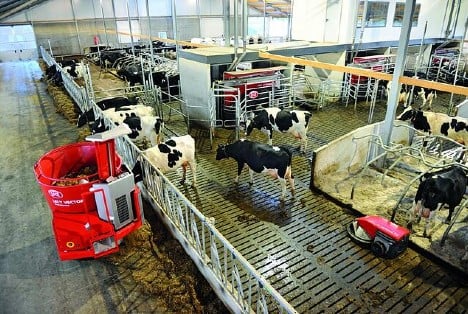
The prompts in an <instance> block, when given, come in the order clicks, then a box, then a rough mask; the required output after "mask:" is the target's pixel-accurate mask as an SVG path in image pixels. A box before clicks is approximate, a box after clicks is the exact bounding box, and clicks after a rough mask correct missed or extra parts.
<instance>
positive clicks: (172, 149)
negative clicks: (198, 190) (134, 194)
mask: <svg viewBox="0 0 468 314" xmlns="http://www.w3.org/2000/svg"><path fill="white" fill-rule="evenodd" d="M143 155H144V156H145V157H147V158H148V160H149V162H150V163H151V164H152V165H153V166H155V167H156V168H158V169H159V170H160V171H161V172H162V173H167V172H170V171H175V170H177V169H179V168H181V167H182V170H183V175H182V180H181V182H180V183H181V184H185V180H186V175H187V167H190V170H191V171H192V177H193V179H192V186H193V187H196V185H197V163H196V161H195V139H194V138H193V137H191V136H190V135H183V136H174V137H171V138H170V139H169V140H167V141H165V142H164V143H161V144H158V145H156V146H154V147H151V148H149V149H147V150H145V151H143ZM139 158H141V157H139ZM132 172H133V173H134V175H135V181H136V182H138V181H141V180H142V179H143V178H142V168H141V161H140V160H138V161H137V162H136V164H135V166H134V168H133V169H132Z"/></svg>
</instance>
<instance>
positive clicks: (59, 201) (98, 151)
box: [34, 126, 144, 261]
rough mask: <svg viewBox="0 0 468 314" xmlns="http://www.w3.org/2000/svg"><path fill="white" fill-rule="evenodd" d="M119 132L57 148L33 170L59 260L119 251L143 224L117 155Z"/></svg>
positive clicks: (134, 193) (137, 200)
mask: <svg viewBox="0 0 468 314" xmlns="http://www.w3.org/2000/svg"><path fill="white" fill-rule="evenodd" d="M129 133H130V129H128V128H125V127H124V126H122V127H117V128H114V129H112V130H110V131H106V132H103V133H99V134H95V135H92V136H88V137H87V138H86V140H87V141H86V142H79V143H74V144H69V145H64V146H60V147H58V148H55V149H53V150H51V151H49V152H48V153H46V154H44V155H43V156H42V157H41V158H40V159H39V160H38V161H37V162H36V164H35V165H34V173H35V175H36V180H37V181H38V183H39V186H40V188H41V190H42V193H43V195H44V197H45V199H46V201H47V203H48V205H49V207H50V210H51V212H52V229H53V232H54V236H55V243H56V246H57V251H58V255H59V258H60V260H62V261H63V260H74V259H83V258H99V257H102V256H105V255H108V254H111V253H114V252H117V251H118V250H119V245H120V243H121V242H122V239H123V238H124V237H125V236H126V235H128V234H130V233H131V232H133V231H135V230H136V229H138V228H139V227H140V226H141V225H142V222H143V220H144V217H143V206H142V202H141V195H140V190H139V189H138V187H137V186H136V185H135V180H134V177H133V174H132V173H131V172H130V171H128V170H127V169H126V167H125V166H124V165H123V164H122V160H121V158H120V156H119V155H118V154H117V153H116V151H115V138H116V137H118V136H121V135H124V134H129Z"/></svg>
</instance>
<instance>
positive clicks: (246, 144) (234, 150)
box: [216, 139, 295, 201]
mask: <svg viewBox="0 0 468 314" xmlns="http://www.w3.org/2000/svg"><path fill="white" fill-rule="evenodd" d="M229 157H231V158H233V159H235V160H236V161H237V176H236V179H235V180H234V181H235V182H236V183H238V182H239V176H240V174H241V172H242V169H243V168H244V165H245V164H247V166H248V167H249V174H250V185H252V184H253V173H254V172H256V173H260V172H261V173H266V174H269V175H271V176H272V177H273V178H278V179H279V180H280V183H281V197H280V200H281V201H284V198H285V197H286V179H288V181H289V185H290V188H291V194H292V195H294V193H295V189H294V177H293V175H292V173H291V162H292V154H291V152H290V151H289V150H288V149H286V148H283V147H277V146H270V145H267V144H262V143H257V142H252V141H249V140H245V139H242V140H239V141H237V142H235V143H233V144H228V145H222V144H219V145H218V149H217V151H216V160H221V159H225V158H229Z"/></svg>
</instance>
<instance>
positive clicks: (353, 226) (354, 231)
mask: <svg viewBox="0 0 468 314" xmlns="http://www.w3.org/2000/svg"><path fill="white" fill-rule="evenodd" d="M347 230H348V234H349V236H350V237H351V239H352V240H353V241H355V242H357V243H358V244H360V245H362V246H365V247H370V250H371V251H372V252H373V253H374V254H375V255H376V256H378V257H385V258H395V257H396V256H398V255H399V254H400V253H402V252H403V251H404V250H405V249H406V247H407V246H408V242H409V235H410V231H409V230H408V229H406V228H404V227H401V226H399V225H397V224H395V223H393V222H391V221H390V220H387V219H385V218H383V217H380V216H364V217H360V218H356V219H355V220H354V221H353V222H351V223H350V224H349V225H348V228H347Z"/></svg>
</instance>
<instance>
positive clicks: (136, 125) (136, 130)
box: [91, 112, 164, 146]
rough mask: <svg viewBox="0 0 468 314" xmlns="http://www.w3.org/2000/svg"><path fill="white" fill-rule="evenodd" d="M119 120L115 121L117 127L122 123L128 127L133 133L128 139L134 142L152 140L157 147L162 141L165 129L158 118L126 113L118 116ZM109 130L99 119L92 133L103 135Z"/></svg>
mask: <svg viewBox="0 0 468 314" xmlns="http://www.w3.org/2000/svg"><path fill="white" fill-rule="evenodd" d="M118 117H119V119H117V120H113V119H110V120H111V121H112V122H114V124H115V125H120V124H122V123H124V124H126V125H128V127H129V128H130V130H131V131H132V133H130V134H129V135H128V137H129V138H130V139H131V140H133V141H139V140H142V139H143V138H147V139H148V140H150V142H151V145H152V146H154V145H157V144H159V143H160V142H161V140H162V134H163V129H164V122H163V119H161V118H160V117H157V116H148V115H137V114H135V113H134V112H129V113H125V114H124V115H123V117H122V116H120V115H119V116H118ZM106 130H107V127H106V125H105V122H104V119H103V118H98V119H97V120H96V121H95V122H94V124H93V126H92V130H91V132H92V133H93V134H95V133H101V132H104V131H106Z"/></svg>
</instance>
